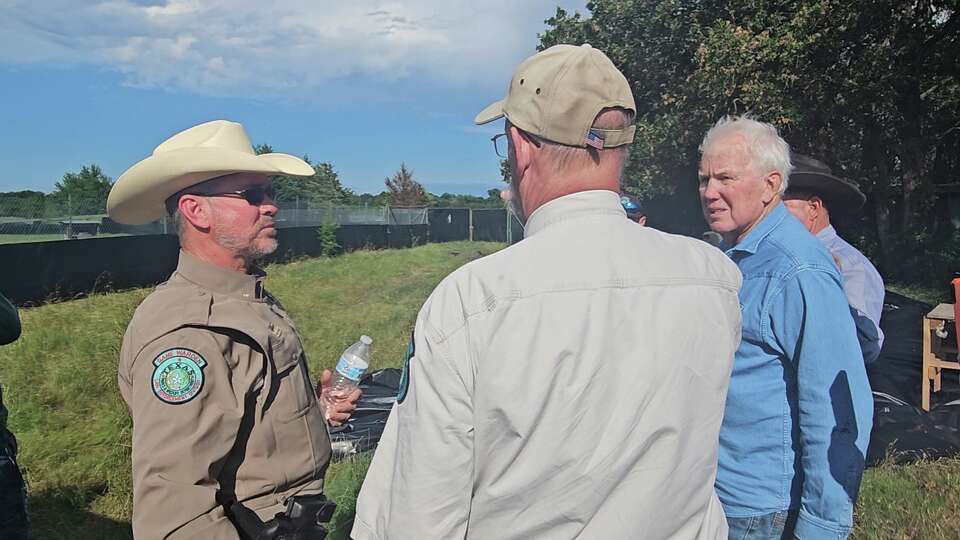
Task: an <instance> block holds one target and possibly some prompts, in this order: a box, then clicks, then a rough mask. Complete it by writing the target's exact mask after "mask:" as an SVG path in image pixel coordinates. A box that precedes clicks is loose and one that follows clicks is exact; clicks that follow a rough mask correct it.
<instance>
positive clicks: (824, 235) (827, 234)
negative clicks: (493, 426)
mask: <svg viewBox="0 0 960 540" xmlns="http://www.w3.org/2000/svg"><path fill="white" fill-rule="evenodd" d="M817 238H819V239H820V240H821V241H823V242H830V241H832V240H835V239H836V238H837V230H836V229H834V228H833V225H827V226H826V227H824V228H822V229H820V232H818V233H817Z"/></svg>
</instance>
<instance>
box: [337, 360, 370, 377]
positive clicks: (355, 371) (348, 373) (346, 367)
mask: <svg viewBox="0 0 960 540" xmlns="http://www.w3.org/2000/svg"><path fill="white" fill-rule="evenodd" d="M337 371H338V372H339V373H340V374H341V375H343V376H344V377H346V378H348V379H351V380H354V381H359V380H360V377H363V372H364V371H366V369H365V368H362V367H354V366H351V365H350V361H349V360H347V359H346V358H344V357H342V356H341V357H340V361H339V362H337Z"/></svg>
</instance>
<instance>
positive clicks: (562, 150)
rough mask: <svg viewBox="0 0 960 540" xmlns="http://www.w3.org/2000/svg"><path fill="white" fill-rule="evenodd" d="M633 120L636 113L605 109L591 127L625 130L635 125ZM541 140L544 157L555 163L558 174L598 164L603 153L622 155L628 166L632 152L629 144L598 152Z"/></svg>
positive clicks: (594, 149) (620, 109) (554, 166)
mask: <svg viewBox="0 0 960 540" xmlns="http://www.w3.org/2000/svg"><path fill="white" fill-rule="evenodd" d="M633 118H634V113H633V111H631V110H629V109H622V108H619V107H618V108H608V109H603V110H601V111H600V112H599V113H598V114H597V117H596V118H595V119H594V121H593V124H592V126H591V127H595V128H597V129H623V128H626V127H628V126H630V125H631V124H633ZM539 140H540V141H541V142H542V143H543V152H544V155H545V156H547V157H548V158H549V159H550V160H551V161H552V162H553V169H554V170H555V171H558V172H560V171H564V170H566V169H568V168H570V167H581V166H586V165H587V164H588V163H598V162H599V159H600V154H601V153H602V154H609V155H611V156H613V155H616V154H620V155H621V156H622V159H623V164H626V162H627V157H628V155H629V152H630V145H629V144H625V145H623V146H617V147H615V148H604V149H603V150H598V149H596V148H592V147H588V148H581V147H579V146H567V145H565V144H559V143H555V142H551V141H548V140H544V139H539ZM621 168H622V165H621Z"/></svg>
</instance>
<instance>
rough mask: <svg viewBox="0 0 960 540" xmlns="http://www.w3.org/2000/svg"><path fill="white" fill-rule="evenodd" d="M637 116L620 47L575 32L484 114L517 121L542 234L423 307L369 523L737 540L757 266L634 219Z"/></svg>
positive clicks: (388, 532) (534, 224) (419, 533)
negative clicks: (735, 419)
mask: <svg viewBox="0 0 960 540" xmlns="http://www.w3.org/2000/svg"><path fill="white" fill-rule="evenodd" d="M634 114H635V105H634V101H633V96H632V94H631V91H630V87H629V85H628V84H627V81H626V79H625V78H624V76H623V75H622V74H621V73H620V72H619V71H618V70H617V68H616V67H614V65H613V63H612V62H611V61H610V60H609V59H608V58H607V57H606V56H605V55H604V54H603V53H602V52H600V51H598V50H596V49H593V48H591V47H590V46H589V45H584V46H581V47H575V46H570V45H558V46H555V47H551V48H549V49H547V50H545V51H542V52H540V53H538V54H537V55H535V56H533V57H531V58H529V59H527V60H526V61H524V62H523V63H522V64H520V66H519V67H518V68H517V70H516V72H515V73H514V75H513V78H512V81H511V83H510V87H509V89H508V91H507V97H506V98H505V99H504V100H503V101H499V102H497V103H495V104H493V105H491V106H490V107H488V108H487V109H485V110H484V111H483V112H481V113H480V114H479V115H478V116H477V118H476V122H477V123H478V124H484V123H487V122H490V121H493V120H496V119H498V118H501V117H503V118H505V121H504V126H505V128H504V133H503V134H502V135H498V136H497V137H494V144H495V145H497V148H498V149H499V151H500V152H501V155H503V156H505V157H507V158H508V159H509V164H510V169H511V173H512V191H513V195H514V196H513V197H512V198H511V203H512V204H514V205H515V209H516V211H517V213H518V214H519V215H520V216H521V218H522V217H523V216H529V218H528V219H527V220H526V236H525V238H524V240H523V241H521V242H519V243H518V244H515V245H514V246H511V247H509V248H506V249H504V250H502V251H500V252H498V253H495V254H493V255H490V256H488V257H485V258H483V259H480V260H478V261H474V262H472V263H470V264H467V265H465V266H463V267H462V268H460V269H458V270H457V271H455V272H454V273H453V274H451V275H450V276H448V277H447V278H446V279H445V280H444V281H443V282H442V283H441V284H440V285H439V286H437V288H436V289H435V290H434V291H433V293H432V294H431V296H430V297H429V299H428V300H427V301H426V303H425V304H424V305H423V308H422V309H421V310H420V313H419V316H418V317H417V321H416V324H415V328H414V334H413V337H412V340H411V344H410V347H409V349H408V353H407V359H406V361H405V365H404V375H403V377H402V382H401V388H400V393H399V395H398V398H397V404H396V405H395V407H394V409H393V411H392V412H391V415H390V418H389V420H388V421H387V426H386V428H385V431H384V434H383V438H382V439H381V441H380V446H379V448H378V449H377V451H376V454H375V455H374V457H373V462H372V463H371V465H370V469H369V472H368V474H367V477H366V479H365V481H364V484H363V487H362V489H361V491H360V496H359V499H358V501H357V514H356V521H355V524H354V528H353V532H352V534H353V536H354V538H357V539H373V538H379V539H387V538H390V539H395V538H402V539H405V538H411V539H412V538H417V539H422V538H484V539H485V538H497V539H509V538H518V539H519V538H711V539H712V538H725V536H726V533H727V528H726V522H725V521H724V516H723V511H722V509H721V507H720V503H719V500H718V499H717V496H716V495H715V493H714V488H713V480H714V475H715V473H716V466H717V435H718V432H719V429H720V421H721V414H722V410H723V403H724V397H725V395H726V388H727V380H728V379H729V376H730V370H731V365H732V361H733V353H734V350H735V349H736V347H737V343H738V341H739V339H740V335H739V321H740V312H739V305H738V303H737V291H738V290H739V287H740V275H739V273H738V272H737V270H736V268H735V267H734V265H733V264H732V263H731V262H730V261H729V260H727V259H726V258H725V257H724V256H723V254H722V253H720V252H719V251H717V250H715V249H713V248H710V247H709V246H707V245H706V244H704V243H702V242H700V241H697V240H692V239H687V238H682V237H679V236H673V235H668V234H664V233H661V232H659V231H656V230H653V229H650V228H645V227H641V226H639V225H637V224H636V223H633V222H631V221H629V220H627V219H625V217H626V214H625V212H624V209H623V207H622V206H621V205H620V196H619V192H620V174H621V170H622V168H623V164H624V160H625V159H626V157H627V148H628V146H629V145H630V143H631V142H632V141H633V135H634V126H633V117H634ZM503 142H505V143H506V144H502V143H503Z"/></svg>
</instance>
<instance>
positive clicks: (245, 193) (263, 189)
mask: <svg viewBox="0 0 960 540" xmlns="http://www.w3.org/2000/svg"><path fill="white" fill-rule="evenodd" d="M194 195H202V196H204V197H236V198H239V199H244V200H245V201H247V202H248V203H250V204H252V205H260V204H263V201H265V200H266V199H267V197H269V198H270V200H271V201H273V200H276V197H275V195H276V192H275V191H274V189H273V186H272V185H270V186H254V187H250V188H247V189H240V190H237V191H219V192H216V193H194Z"/></svg>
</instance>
